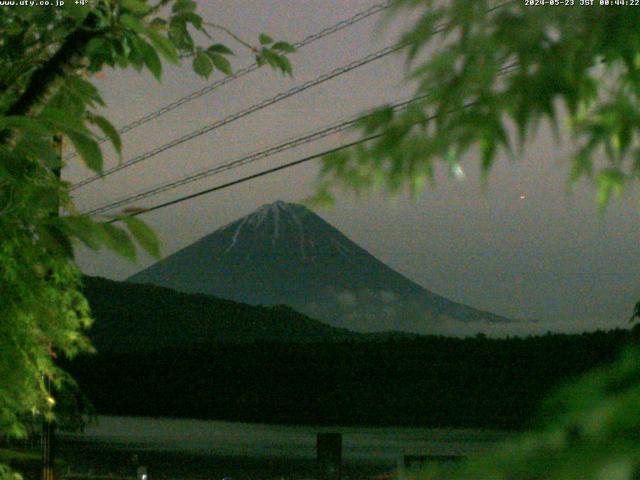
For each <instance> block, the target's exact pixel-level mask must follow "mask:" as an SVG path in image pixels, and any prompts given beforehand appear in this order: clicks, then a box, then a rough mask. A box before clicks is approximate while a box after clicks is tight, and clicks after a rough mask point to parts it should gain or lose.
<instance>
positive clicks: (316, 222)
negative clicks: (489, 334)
mask: <svg viewBox="0 0 640 480" xmlns="http://www.w3.org/2000/svg"><path fill="white" fill-rule="evenodd" d="M129 280H130V281H132V282H136V283H148V284H154V285H160V286H166V287H170V288H174V289H176V290H179V291H183V292H191V293H207V294H211V295H216V296H219V297H223V298H228V299H232V300H235V301H240V302H246V303H250V304H263V305H276V304H286V305H290V306H292V307H293V308H295V309H296V310H299V311H301V312H303V313H305V314H307V315H310V316H312V317H314V318H318V319H321V320H322V321H326V322H328V323H330V324H332V325H335V326H339V327H344V328H349V329H354V330H359V331H369V332H371V331H385V330H402V331H408V332H416V333H429V332H430V331H431V328H432V327H433V326H434V325H435V324H436V323H437V322H439V321H441V320H443V319H447V318H448V319H454V320H458V321H465V322H467V321H486V322H504V321H508V320H507V319H505V318H504V317H500V316H498V315H494V314H492V313H489V312H483V311H479V310H476V309H474V308H471V307H468V306H466V305H462V304H459V303H456V302H453V301H450V300H448V299H446V298H444V297H441V296H439V295H436V294H434V293H432V292H429V291H428V290H426V289H425V288H423V287H421V286H420V285H418V284H416V283H415V282H412V281H411V280H409V279H408V278H406V277H404V276H403V275H401V274H399V273H398V272H396V271H394V270H392V269H391V268H389V267H388V266H387V265H385V264H384V263H382V262H380V261H379V260H377V259H376V258H375V257H373V256H372V255H371V254H369V253H368V252H367V251H366V250H364V249H363V248H361V247H359V246H358V245H356V244H355V243H354V242H352V241H351V240H349V239H348V238H347V237H346V236H345V235H343V234H342V233H341V232H340V231H338V230H337V229H336V228H334V227H333V226H331V225H330V224H329V223H327V222H326V221H324V220H323V219H322V218H320V217H319V216H318V215H316V214H315V213H313V212H311V211H310V210H308V209H307V208H305V207H303V206H301V205H297V204H290V203H284V202H275V203H273V204H270V205H264V206H263V207H261V208H259V209H258V210H256V211H255V212H254V213H252V214H250V215H248V216H246V217H243V218H241V219H239V220H237V221H235V222H232V223H230V224H228V225H226V226H225V227H222V228H221V229H219V230H217V231H215V232H213V233H212V234H210V235H207V236H206V237H204V238H202V239H200V240H198V241H197V242H195V243H193V244H191V245H189V246H188V247H186V248H184V249H182V250H180V251H178V252H176V253H174V254H173V255H170V256H169V257H167V258H165V259H164V260H162V261H160V262H158V263H156V264H154V265H152V266H150V267H149V268H147V269H145V270H143V271H141V272H139V273H137V274H136V275H133V276H132V277H130V279H129Z"/></svg>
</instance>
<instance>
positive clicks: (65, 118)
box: [40, 105, 90, 136]
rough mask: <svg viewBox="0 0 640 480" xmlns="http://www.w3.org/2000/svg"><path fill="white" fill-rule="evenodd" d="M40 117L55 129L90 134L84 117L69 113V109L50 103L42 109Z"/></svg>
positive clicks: (63, 131)
mask: <svg viewBox="0 0 640 480" xmlns="http://www.w3.org/2000/svg"><path fill="white" fill-rule="evenodd" d="M40 117H41V118H42V119H43V120H44V121H46V122H48V123H49V124H50V125H51V127H52V130H53V131H56V132H62V133H65V134H68V133H79V134H82V135H87V136H88V135H90V132H89V130H87V128H86V127H85V126H84V124H83V123H82V118H80V117H76V116H74V115H69V112H68V111H67V110H63V109H59V108H54V107H52V106H51V105H49V106H47V107H46V108H45V109H44V110H43V111H42V113H41V115H40Z"/></svg>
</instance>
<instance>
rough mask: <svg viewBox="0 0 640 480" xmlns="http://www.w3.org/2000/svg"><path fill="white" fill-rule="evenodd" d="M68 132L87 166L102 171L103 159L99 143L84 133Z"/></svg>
mask: <svg viewBox="0 0 640 480" xmlns="http://www.w3.org/2000/svg"><path fill="white" fill-rule="evenodd" d="M66 134H67V136H68V137H69V140H71V143H73V146H74V147H75V149H76V151H77V152H78V154H79V155H80V157H82V160H84V163H85V164H86V165H87V167H89V168H90V169H91V170H93V171H94V172H96V173H101V172H102V163H103V159H102V151H101V150H100V146H99V145H98V143H97V142H96V141H95V140H94V139H93V138H91V137H90V136H88V135H85V134H82V133H77V132H70V131H68V132H66Z"/></svg>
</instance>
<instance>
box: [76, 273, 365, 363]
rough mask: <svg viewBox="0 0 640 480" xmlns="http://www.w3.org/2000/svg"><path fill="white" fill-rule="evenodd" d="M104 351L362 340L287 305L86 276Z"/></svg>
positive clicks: (95, 335)
mask: <svg viewBox="0 0 640 480" xmlns="http://www.w3.org/2000/svg"><path fill="white" fill-rule="evenodd" d="M83 291H84V294H85V296H86V297H87V299H88V301H89V304H90V305H91V311H92V314H93V316H94V318H95V323H94V325H93V327H92V328H91V330H90V331H89V334H90V336H91V339H92V340H93V343H94V345H95V346H96V348H97V349H98V351H99V352H102V353H104V352H147V351H152V350H159V349H163V348H192V347H193V346H195V345H198V346H199V347H202V346H203V345H214V344H225V343H234V344H237V343H253V342H302V343H305V342H320V341H322V342H333V341H341V340H345V339H351V338H354V337H356V336H357V335H356V334H354V333H352V332H349V331H348V330H344V329H339V328H335V327H331V326H329V325H325V324H323V323H321V322H318V321H316V320H313V319H311V318H309V317H306V316H305V315H302V314H300V313H298V312H296V311H294V310H292V309H291V308H289V307H286V306H284V305H279V306H274V307H256V306H253V305H247V304H242V303H237V302H232V301H230V300H223V299H220V298H215V297H212V296H209V295H202V294H186V293H181V292H176V291H174V290H171V289H168V288H164V287H157V286H152V285H137V284H133V283H129V282H116V281H113V280H107V279H104V278H99V277H84V279H83Z"/></svg>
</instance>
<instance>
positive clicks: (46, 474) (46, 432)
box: [41, 135, 62, 480]
mask: <svg viewBox="0 0 640 480" xmlns="http://www.w3.org/2000/svg"><path fill="white" fill-rule="evenodd" d="M53 145H54V148H55V149H56V152H57V154H58V159H59V161H60V163H59V165H57V166H56V167H55V168H54V169H53V173H54V175H55V176H56V177H57V178H58V179H60V176H61V173H62V136H61V135H56V136H54V137H53ZM59 210H60V208H59V206H56V208H55V210H54V212H53V213H52V216H54V217H57V216H59V215H60V211H59ZM49 354H50V355H51V356H52V357H54V352H53V348H52V347H51V345H49ZM44 381H45V384H46V389H47V393H48V394H49V395H51V379H50V378H49V377H47V378H45V379H44ZM52 409H53V405H50V406H49V410H50V411H49V413H51V410H52ZM55 428H56V427H55V423H54V422H53V420H51V418H50V417H49V416H47V415H43V416H42V436H41V446H42V480H54V475H53V466H54V453H55V450H54V441H55Z"/></svg>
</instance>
